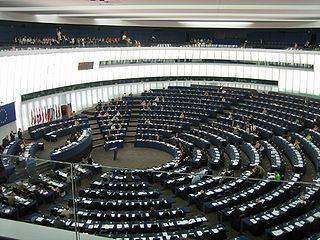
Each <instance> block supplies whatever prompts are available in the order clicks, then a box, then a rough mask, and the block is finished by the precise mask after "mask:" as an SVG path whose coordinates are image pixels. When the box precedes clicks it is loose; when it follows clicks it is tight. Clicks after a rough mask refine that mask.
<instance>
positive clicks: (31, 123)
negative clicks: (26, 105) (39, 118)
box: [30, 109, 33, 126]
mask: <svg viewBox="0 0 320 240" xmlns="http://www.w3.org/2000/svg"><path fill="white" fill-rule="evenodd" d="M30 115H31V121H30V122H31V126H32V125H33V110H32V109H31V113H30Z"/></svg>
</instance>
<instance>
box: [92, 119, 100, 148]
mask: <svg viewBox="0 0 320 240" xmlns="http://www.w3.org/2000/svg"><path fill="white" fill-rule="evenodd" d="M89 124H90V128H91V130H92V145H93V146H92V148H98V147H103V145H104V138H103V135H102V133H101V131H100V128H99V125H98V122H97V120H96V119H93V118H92V119H90V120H89Z"/></svg>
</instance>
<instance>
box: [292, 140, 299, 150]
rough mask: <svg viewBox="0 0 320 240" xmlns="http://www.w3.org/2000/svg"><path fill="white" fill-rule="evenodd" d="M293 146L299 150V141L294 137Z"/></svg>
mask: <svg viewBox="0 0 320 240" xmlns="http://www.w3.org/2000/svg"><path fill="white" fill-rule="evenodd" d="M293 146H294V147H295V148H296V149H297V150H300V148H301V147H300V141H299V140H298V139H296V140H295V141H294V143H293Z"/></svg>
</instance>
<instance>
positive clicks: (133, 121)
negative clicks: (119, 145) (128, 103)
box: [124, 103, 140, 143]
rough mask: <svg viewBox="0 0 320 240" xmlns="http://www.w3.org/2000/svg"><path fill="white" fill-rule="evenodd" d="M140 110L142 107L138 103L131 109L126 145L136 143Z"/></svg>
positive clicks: (125, 139)
mask: <svg viewBox="0 0 320 240" xmlns="http://www.w3.org/2000/svg"><path fill="white" fill-rule="evenodd" d="M139 110H140V105H139V104H136V103H135V104H134V105H133V107H132V108H131V117H130V121H129V125H128V129H127V134H126V136H125V138H124V143H134V141H135V137H136V132H137V125H138V115H139Z"/></svg>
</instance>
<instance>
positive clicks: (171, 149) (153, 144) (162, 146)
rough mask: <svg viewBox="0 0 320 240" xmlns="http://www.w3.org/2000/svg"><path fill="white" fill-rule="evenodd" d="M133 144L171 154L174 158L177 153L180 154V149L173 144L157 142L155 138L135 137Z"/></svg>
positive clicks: (177, 155)
mask: <svg viewBox="0 0 320 240" xmlns="http://www.w3.org/2000/svg"><path fill="white" fill-rule="evenodd" d="M134 146H135V147H145V148H154V149H158V150H161V151H164V152H167V153H169V154H171V155H172V156H173V157H174V158H177V157H179V155H180V154H181V153H180V150H179V149H178V148H176V147H175V146H173V145H171V144H168V143H165V142H159V141H156V140H143V139H136V141H135V143H134Z"/></svg>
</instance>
